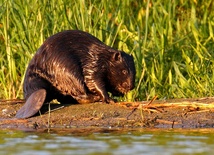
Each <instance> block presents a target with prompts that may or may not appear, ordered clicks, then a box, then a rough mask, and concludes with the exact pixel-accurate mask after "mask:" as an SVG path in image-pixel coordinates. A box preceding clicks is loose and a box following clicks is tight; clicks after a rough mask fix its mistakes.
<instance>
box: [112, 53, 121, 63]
mask: <svg viewBox="0 0 214 155" xmlns="http://www.w3.org/2000/svg"><path fill="white" fill-rule="evenodd" d="M112 60H114V61H122V55H121V52H114V53H113V55H112Z"/></svg>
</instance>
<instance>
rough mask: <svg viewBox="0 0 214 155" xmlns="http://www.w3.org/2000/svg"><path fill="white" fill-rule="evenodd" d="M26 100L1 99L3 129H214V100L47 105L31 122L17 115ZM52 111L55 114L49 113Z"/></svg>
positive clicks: (1, 124) (0, 110)
mask: <svg viewBox="0 0 214 155" xmlns="http://www.w3.org/2000/svg"><path fill="white" fill-rule="evenodd" d="M23 104H24V101H23V100H0V128H2V129H3V128H10V129H22V130H39V129H50V128H52V129H58V128H60V129H79V128H81V129H82V128H93V127H96V128H97V127H98V128H107V129H112V128H119V129H130V128H131V129H137V128H141V129H142V128H188V129H195V128H213V127H214V98H200V99H175V100H164V101H160V100H156V101H142V102H117V103H114V104H103V103H91V104H82V105H81V104H53V103H52V104H45V105H44V106H43V108H42V109H41V113H39V114H37V116H34V117H31V118H28V119H15V118H14V116H15V114H16V112H17V111H18V110H19V108H20V107H21V106H22V105H23ZM49 109H51V112H50V111H49Z"/></svg>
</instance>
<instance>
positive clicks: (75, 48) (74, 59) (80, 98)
mask: <svg viewBox="0 0 214 155" xmlns="http://www.w3.org/2000/svg"><path fill="white" fill-rule="evenodd" d="M134 81H135V66H134V61H133V57H132V56H131V55H128V54H126V53H125V52H123V51H118V50H115V49H113V48H111V47H109V46H107V45H105V44H104V43H102V42H101V41H100V40H98V39H97V38H95V37H94V36H92V35H90V34H89V33H86V32H83V31H79V30H67V31H63V32H60V33H57V34H55V35H53V36H51V37H49V38H48V39H47V40H46V41H45V42H44V43H43V45H42V46H41V47H40V48H39V49H38V51H37V53H36V54H35V56H34V57H33V58H32V60H31V62H30V63H29V66H28V68H27V71H26V75H25V80H24V97H25V99H26V100H27V101H26V103H25V105H24V106H23V107H22V108H21V109H20V110H19V111H18V113H17V115H16V117H17V118H27V117H30V116H33V115H34V114H35V113H36V112H38V110H39V109H40V108H41V106H42V104H43V103H44V102H49V101H51V100H52V99H58V100H59V101H60V100H62V99H66V100H67V101H69V102H71V100H75V101H77V102H78V103H89V102H97V101H102V102H107V103H109V102H112V99H111V98H110V97H109V95H108V92H111V93H112V94H113V95H121V94H125V93H127V92H128V91H130V90H132V89H133V88H134ZM37 101H38V102H39V103H37ZM33 102H35V103H33Z"/></svg>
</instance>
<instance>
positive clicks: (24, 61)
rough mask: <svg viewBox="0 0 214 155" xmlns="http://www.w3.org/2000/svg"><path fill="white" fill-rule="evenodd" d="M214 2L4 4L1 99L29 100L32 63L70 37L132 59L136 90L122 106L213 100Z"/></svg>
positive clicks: (42, 0) (41, 0)
mask: <svg viewBox="0 0 214 155" xmlns="http://www.w3.org/2000/svg"><path fill="white" fill-rule="evenodd" d="M213 10H214V3H213V2H212V0H205V1H203V2H201V1H197V0H194V1H184V0H174V1H172V0H165V1H162V0H153V1H152V0H150V1H149V0H147V1H145V0H142V1H138V0H116V1H106V0H99V1H98V0H73V1H69V0H64V1H63V0H52V1H50V0H24V1H23V0H1V1H0V98H4V99H11V98H23V94H22V85H23V77H24V73H25V69H26V67H27V65H28V62H29V60H30V59H31V58H32V56H33V55H34V53H35V52H36V50H37V49H38V48H39V46H40V45H41V44H42V43H43V41H44V40H45V39H46V38H47V37H49V36H50V35H53V34H54V33H57V32H59V31H63V30H66V29H80V30H84V31H87V32H89V33H91V34H93V35H95V36H96V37H98V38H99V39H100V40H102V41H103V42H105V43H106V44H107V45H110V46H113V47H114V48H117V49H120V50H124V51H126V52H127V53H131V54H132V55H133V56H134V58H135V64H136V69H137V78H136V88H135V90H133V91H132V92H131V93H128V95H127V96H126V97H125V98H123V100H126V99H129V100H149V99H151V98H152V97H154V96H156V95H158V98H159V99H164V98H191V97H204V96H214V91H213V90H214V36H213V35H214V34H213V31H214V11H213Z"/></svg>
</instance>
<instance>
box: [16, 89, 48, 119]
mask: <svg viewBox="0 0 214 155" xmlns="http://www.w3.org/2000/svg"><path fill="white" fill-rule="evenodd" d="M46 94H47V92H46V90H45V89H39V90H37V91H35V92H33V93H32V94H31V95H30V96H29V98H28V99H27V101H26V103H25V104H24V106H23V107H21V109H19V111H18V112H17V113H16V116H15V117H16V118H28V117H31V116H33V115H35V114H36V113H37V112H38V111H39V109H40V108H41V107H42V105H43V103H44V101H45V98H46Z"/></svg>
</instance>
